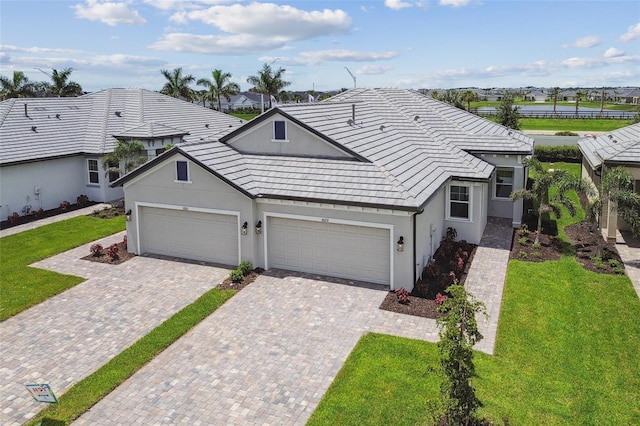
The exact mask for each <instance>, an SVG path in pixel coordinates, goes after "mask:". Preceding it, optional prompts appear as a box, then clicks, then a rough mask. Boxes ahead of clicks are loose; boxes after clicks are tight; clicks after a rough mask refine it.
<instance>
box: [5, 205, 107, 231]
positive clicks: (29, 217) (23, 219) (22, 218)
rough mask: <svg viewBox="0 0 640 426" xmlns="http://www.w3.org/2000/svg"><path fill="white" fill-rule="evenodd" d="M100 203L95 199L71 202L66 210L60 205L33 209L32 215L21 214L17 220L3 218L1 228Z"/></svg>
mask: <svg viewBox="0 0 640 426" xmlns="http://www.w3.org/2000/svg"><path fill="white" fill-rule="evenodd" d="M96 204H98V203H97V202H95V201H89V202H87V203H83V204H69V205H68V206H67V207H66V208H65V209H64V210H62V209H60V207H56V208H54V209H50V210H42V211H41V210H33V211H32V212H31V214H30V215H21V216H20V217H18V218H17V219H15V220H11V221H9V220H3V221H2V222H0V229H8V228H12V227H14V226H18V225H24V224H25V223H31V222H35V221H36V220H40V219H45V218H48V217H53V216H57V215H59V214H62V213H69V212H72V211H75V210H79V209H83V208H85V207H90V206H94V205H96Z"/></svg>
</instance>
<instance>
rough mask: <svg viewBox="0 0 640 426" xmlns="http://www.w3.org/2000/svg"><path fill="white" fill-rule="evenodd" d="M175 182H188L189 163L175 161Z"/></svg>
mask: <svg viewBox="0 0 640 426" xmlns="http://www.w3.org/2000/svg"><path fill="white" fill-rule="evenodd" d="M176 182H189V163H188V162H186V161H181V160H178V161H176Z"/></svg>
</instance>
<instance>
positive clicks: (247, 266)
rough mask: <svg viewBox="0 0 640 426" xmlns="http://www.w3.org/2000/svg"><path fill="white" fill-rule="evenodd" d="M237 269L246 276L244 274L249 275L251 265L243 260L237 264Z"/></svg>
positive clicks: (251, 268)
mask: <svg viewBox="0 0 640 426" xmlns="http://www.w3.org/2000/svg"><path fill="white" fill-rule="evenodd" d="M238 270H240V272H241V273H242V275H243V276H246V275H249V274H250V273H251V271H252V270H253V265H252V264H251V262H249V261H246V260H243V261H242V262H240V264H239V265H238Z"/></svg>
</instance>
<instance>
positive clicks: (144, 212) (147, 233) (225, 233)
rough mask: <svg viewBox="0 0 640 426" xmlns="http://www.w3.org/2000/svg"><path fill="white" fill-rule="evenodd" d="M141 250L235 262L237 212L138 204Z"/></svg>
mask: <svg viewBox="0 0 640 426" xmlns="http://www.w3.org/2000/svg"><path fill="white" fill-rule="evenodd" d="M139 213H140V217H139V222H138V224H139V227H140V234H139V235H140V252H141V253H152V254H160V255H166V256H175V257H180V258H185V259H193V260H202V261H206V262H213V263H220V264H223V265H231V266H235V265H237V264H238V262H239V260H238V250H239V249H238V217H237V216H236V215H226V214H216V213H205V212H200V211H190V210H189V211H185V210H175V209H168V208H158V207H140V211H139Z"/></svg>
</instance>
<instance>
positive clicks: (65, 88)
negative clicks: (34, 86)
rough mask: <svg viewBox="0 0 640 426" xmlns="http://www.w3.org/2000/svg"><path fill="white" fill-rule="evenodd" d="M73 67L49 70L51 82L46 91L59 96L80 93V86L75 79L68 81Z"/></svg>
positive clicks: (78, 94) (77, 94)
mask: <svg viewBox="0 0 640 426" xmlns="http://www.w3.org/2000/svg"><path fill="white" fill-rule="evenodd" d="M72 72H73V68H65V69H63V70H61V71H58V70H57V69H55V68H53V69H52V70H51V75H50V76H51V84H50V85H48V87H47V93H48V94H51V95H55V96H57V97H59V98H62V97H69V96H80V95H82V86H80V85H79V84H78V83H76V82H75V81H68V80H69V76H70V75H71V73H72Z"/></svg>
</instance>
